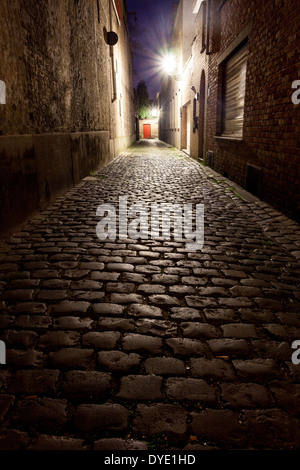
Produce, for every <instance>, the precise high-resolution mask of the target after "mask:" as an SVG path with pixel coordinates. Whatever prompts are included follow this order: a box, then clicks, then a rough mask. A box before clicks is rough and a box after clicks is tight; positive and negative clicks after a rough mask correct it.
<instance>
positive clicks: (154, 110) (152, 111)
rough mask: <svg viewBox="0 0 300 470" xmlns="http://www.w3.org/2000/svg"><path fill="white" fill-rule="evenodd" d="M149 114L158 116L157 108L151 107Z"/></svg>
mask: <svg viewBox="0 0 300 470" xmlns="http://www.w3.org/2000/svg"><path fill="white" fill-rule="evenodd" d="M151 114H152V117H153V118H156V117H157V116H158V111H157V108H152V109H151Z"/></svg>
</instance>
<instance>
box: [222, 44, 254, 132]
mask: <svg viewBox="0 0 300 470" xmlns="http://www.w3.org/2000/svg"><path fill="white" fill-rule="evenodd" d="M247 55H248V44H247V43H246V44H244V45H243V46H242V47H240V48H239V49H238V51H237V52H235V53H234V54H233V55H232V56H230V58H229V59H227V60H226V61H225V63H224V68H223V72H224V75H223V109H222V132H221V135H222V136H224V137H235V138H241V137H242V136H243V123H244V102H245V88H246V68H247Z"/></svg>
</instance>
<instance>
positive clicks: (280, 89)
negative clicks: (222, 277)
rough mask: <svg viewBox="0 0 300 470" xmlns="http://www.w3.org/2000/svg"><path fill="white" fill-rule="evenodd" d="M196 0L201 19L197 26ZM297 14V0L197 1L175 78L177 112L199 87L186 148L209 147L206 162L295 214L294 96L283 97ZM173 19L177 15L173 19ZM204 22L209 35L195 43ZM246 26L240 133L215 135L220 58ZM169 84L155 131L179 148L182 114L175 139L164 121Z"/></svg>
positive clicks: (297, 115) (294, 52)
mask: <svg viewBox="0 0 300 470" xmlns="http://www.w3.org/2000/svg"><path fill="white" fill-rule="evenodd" d="M204 5H206V24H205V23H204V28H203V27H202V20H201V12H202V11H203V7H204ZM182 6H183V1H181V3H180V5H179V10H178V12H179V13H180V12H181V14H182V9H181V7H182ZM209 7H210V8H209ZM208 11H210V13H209V14H208ZM179 13H178V14H179ZM299 19H300V4H299V1H298V0H291V1H288V0H250V1H249V2H245V1H244V0H227V1H224V0H206V2H203V3H202V5H201V8H200V11H199V13H198V22H197V23H196V26H195V23H194V22H193V21H190V26H189V27H190V29H193V28H194V33H195V39H194V41H193V44H192V45H191V48H190V52H191V58H190V62H189V63H188V64H187V65H186V67H185V70H184V73H183V80H182V82H181V111H182V115H183V116H184V111H185V109H183V108H182V107H183V106H184V105H186V104H187V103H188V102H191V104H193V98H194V93H193V92H192V91H191V86H194V87H195V88H196V91H197V92H199V93H200V97H199V98H200V101H199V103H197V113H196V114H197V115H198V116H199V123H198V130H197V131H196V132H193V131H192V130H191V135H190V142H191V147H190V155H191V156H192V157H194V158H199V157H200V158H201V157H204V160H205V161H206V162H208V154H207V151H209V155H210V157H211V156H212V158H210V164H211V165H212V166H213V168H214V169H215V170H216V171H218V172H219V173H221V174H223V175H224V176H227V177H229V178H230V179H231V180H233V181H235V182H236V183H238V184H239V185H241V186H242V187H245V188H247V189H249V190H251V191H252V192H254V193H257V194H258V195H260V197H261V199H263V200H265V201H267V202H269V203H270V204H272V205H273V206H274V207H276V208H277V209H279V210H282V211H284V212H285V213H287V214H288V215H290V216H291V217H293V218H296V219H300V191H299V176H300V138H299V130H300V128H299V122H300V104H293V102H292V99H291V97H292V94H293V92H294V90H293V89H292V83H293V82H294V81H296V80H300V62H299V51H300V46H299V45H300V31H299ZM178 21H179V20H178V16H177V23H176V24H178ZM208 24H209V43H208V45H207V44H205V46H206V49H205V48H204V49H203V38H204V40H205V41H204V42H205V43H206V28H207V25H208ZM186 27H187V26H186ZM248 28H249V33H248V44H249V55H248V63H247V75H246V95H245V107H244V125H243V136H242V139H233V138H230V139H229V138H222V137H221V136H220V135H218V134H219V133H220V132H219V131H220V129H219V127H220V121H221V112H222V60H223V58H224V56H225V55H226V53H227V51H228V48H230V47H231V46H232V45H233V44H234V43H235V41H236V40H237V38H238V37H239V35H240V34H241V33H242V32H243V31H244V30H247V29H248ZM175 33H176V31H175ZM175 33H174V34H175ZM178 37H180V35H178V34H177V36H176V34H175V36H174V39H173V45H174V48H175V49H176V50H177V49H178V44H179V42H178V41H179V40H178ZM176 41H177V42H176ZM171 44H172V42H171ZM232 51H233V49H232ZM207 52H208V53H209V54H207ZM173 84H174V80H173V81H172V80H169V83H167V82H166V81H165V82H164V85H163V86H162V91H161V95H162V96H161V103H164V108H163V110H162V113H161V116H162V119H163V123H160V129H161V135H162V137H161V138H162V139H163V140H165V141H166V142H169V143H172V144H173V145H176V146H177V147H178V148H181V144H182V141H183V140H184V141H185V140H186V138H185V135H186V129H184V126H185V122H186V119H185V118H184V119H182V120H181V126H180V127H181V129H180V133H181V141H180V143H179V144H178V140H176V139H174V138H173V131H172V126H171V124H170V125H169V128H168V117H167V115H168V114H172V109H171V106H170V103H171V100H172V87H173ZM191 112H192V108H191ZM248 165H252V166H255V167H257V168H259V169H260V172H261V182H260V185H259V184H256V182H255V181H254V179H252V180H250V186H249V185H248V183H247V167H248ZM248 182H249V179H248ZM255 186H256V187H255Z"/></svg>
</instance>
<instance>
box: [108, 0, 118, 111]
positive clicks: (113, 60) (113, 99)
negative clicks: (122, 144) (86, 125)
mask: <svg viewBox="0 0 300 470" xmlns="http://www.w3.org/2000/svg"><path fill="white" fill-rule="evenodd" d="M111 2H112V0H109V21H110V31H112V30H113V21H112V6H111ZM109 47H110V57H111V66H112V80H113V97H112V102H114V101H116V99H117V83H116V69H115V55H114V46H109Z"/></svg>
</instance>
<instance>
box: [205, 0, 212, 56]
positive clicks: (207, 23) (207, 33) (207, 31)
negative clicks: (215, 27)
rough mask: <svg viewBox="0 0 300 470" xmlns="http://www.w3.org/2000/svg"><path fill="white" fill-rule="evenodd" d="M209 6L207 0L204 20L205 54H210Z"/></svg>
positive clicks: (209, 0)
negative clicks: (205, 18)
mask: <svg viewBox="0 0 300 470" xmlns="http://www.w3.org/2000/svg"><path fill="white" fill-rule="evenodd" d="M210 8H211V0H207V20H206V55H210V40H209V36H210Z"/></svg>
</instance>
